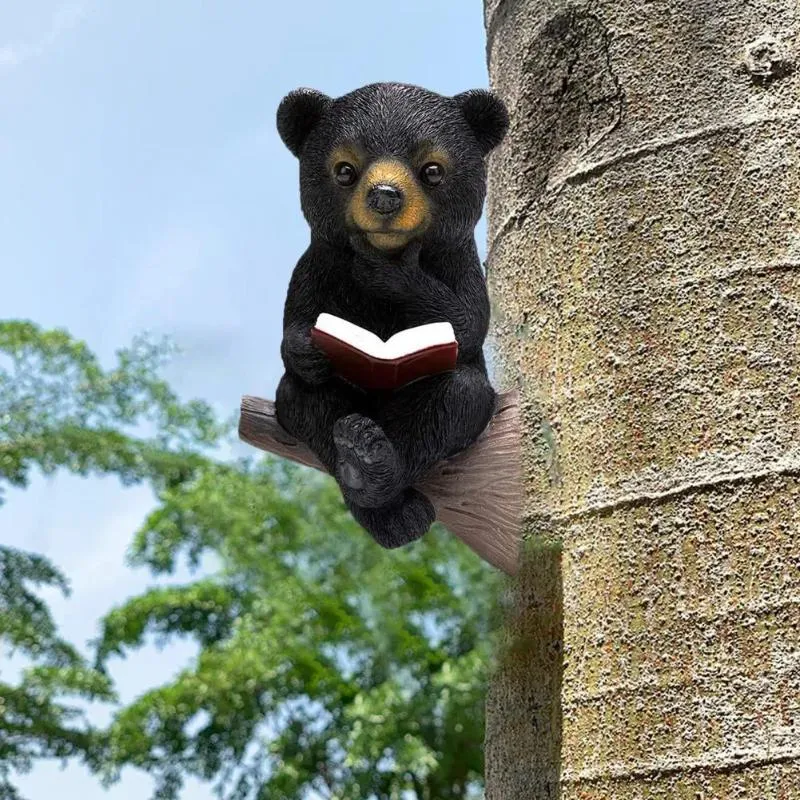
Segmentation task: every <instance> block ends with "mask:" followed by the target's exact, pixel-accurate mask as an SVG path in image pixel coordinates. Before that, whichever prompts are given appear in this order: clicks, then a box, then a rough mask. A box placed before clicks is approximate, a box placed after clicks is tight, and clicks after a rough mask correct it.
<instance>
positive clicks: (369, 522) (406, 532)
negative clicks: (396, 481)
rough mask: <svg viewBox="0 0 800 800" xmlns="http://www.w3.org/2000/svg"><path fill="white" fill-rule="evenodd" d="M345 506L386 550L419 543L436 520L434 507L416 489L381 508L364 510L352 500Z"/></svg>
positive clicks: (409, 490)
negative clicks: (417, 540) (418, 540)
mask: <svg viewBox="0 0 800 800" xmlns="http://www.w3.org/2000/svg"><path fill="white" fill-rule="evenodd" d="M346 502H347V507H348V508H349V509H350V513H351V514H352V515H353V518H354V519H355V520H356V522H358V524H359V525H361V527H362V528H364V529H365V530H366V531H367V532H368V533H369V534H370V535H371V536H372V538H373V539H375V541H376V542H377V543H378V544H379V545H380V546H381V547H385V548H387V549H391V548H395V547H402V546H403V545H405V544H409V543H410V542H413V541H414V540H416V539H419V538H420V537H421V536H422V535H423V534H425V533H426V532H427V531H428V528H430V526H431V525H432V524H433V521H434V520H435V519H436V511H435V509H434V507H433V504H432V503H431V501H430V500H428V498H427V497H426V496H425V495H424V494H423V493H422V492H420V491H419V490H417V489H406V490H405V492H403V494H402V495H401V496H400V497H399V498H398V499H397V500H395V501H393V502H391V503H389V504H387V505H385V506H382V507H381V508H364V507H363V506H359V505H356V504H355V503H353V502H352V501H350V500H346Z"/></svg>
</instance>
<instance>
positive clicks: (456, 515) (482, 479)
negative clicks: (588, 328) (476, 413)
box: [239, 391, 522, 575]
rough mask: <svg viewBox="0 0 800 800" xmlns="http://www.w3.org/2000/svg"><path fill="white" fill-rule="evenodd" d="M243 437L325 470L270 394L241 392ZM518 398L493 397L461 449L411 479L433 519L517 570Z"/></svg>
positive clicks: (519, 496)
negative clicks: (284, 423) (480, 427)
mask: <svg viewBox="0 0 800 800" xmlns="http://www.w3.org/2000/svg"><path fill="white" fill-rule="evenodd" d="M239 437H240V438H241V439H242V441H244V442H247V443H248V444H251V445H253V446H254V447H258V448H259V449H261V450H266V451H268V452H270V453H275V454H276V455H279V456H283V457H284V458H289V459H291V460H292V461H296V462H297V463H299V464H304V465H305V466H308V467H313V468H314V469H318V470H320V471H322V472H327V470H325V468H324V467H323V466H322V464H321V463H320V462H319V460H318V459H317V458H316V457H315V456H314V454H313V453H312V452H311V451H310V450H309V449H308V448H307V447H306V446H305V445H304V444H303V443H302V442H299V441H298V440H297V439H295V438H294V437H293V436H290V435H289V434H288V433H287V432H286V431H285V430H284V429H283V428H282V427H281V426H280V425H279V424H278V421H277V419H276V418H275V406H274V403H273V402H272V401H271V400H263V399H261V398H258V397H250V396H247V395H246V396H245V397H243V398H242V405H241V416H240V418H239ZM519 437H520V430H519V398H518V396H517V393H516V392H515V391H512V392H506V393H505V394H501V395H499V396H498V398H497V404H496V408H495V413H494V417H493V418H492V420H491V422H490V423H489V425H488V426H487V428H486V430H485V431H484V432H483V434H482V435H481V437H480V438H479V439H478V440H477V441H476V442H475V443H474V444H473V445H472V446H471V447H469V448H468V449H467V450H465V451H463V452H462V453H458V454H457V455H455V456H453V457H451V458H448V459H446V460H444V461H441V462H439V463H438V464H437V465H436V466H435V467H434V468H433V469H432V470H431V471H430V472H429V473H428V474H426V475H425V477H424V478H423V479H422V480H421V481H420V482H419V483H418V484H416V488H418V489H419V490H420V491H422V492H424V493H425V495H427V497H428V498H429V499H430V501H431V502H432V503H433V505H434V507H435V509H436V519H437V521H439V522H441V523H442V524H443V525H444V526H445V527H446V528H447V529H448V530H449V531H450V532H451V533H453V534H454V535H455V536H458V538H459V539H461V540H462V541H463V542H464V543H465V544H466V545H467V546H469V547H471V548H472V549H473V550H474V551H475V552H476V553H477V554H478V555H479V556H480V557H481V558H482V559H484V560H485V561H487V562H489V563H490V564H492V565H493V566H495V567H497V568H499V569H501V570H503V571H504V572H506V573H507V574H509V575H513V574H515V573H516V569H517V553H518V545H519V537H520V517H521V511H522V493H521V467H520V446H519Z"/></svg>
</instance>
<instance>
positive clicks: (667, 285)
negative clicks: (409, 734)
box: [486, 0, 800, 800]
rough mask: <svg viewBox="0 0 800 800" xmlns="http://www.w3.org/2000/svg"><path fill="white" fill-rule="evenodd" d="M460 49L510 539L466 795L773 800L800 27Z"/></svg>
mask: <svg viewBox="0 0 800 800" xmlns="http://www.w3.org/2000/svg"><path fill="white" fill-rule="evenodd" d="M486 26H487V36H488V42H487V54H488V60H489V69H490V76H491V83H492V86H493V88H494V89H495V90H496V91H497V92H498V94H499V95H500V96H501V97H502V98H503V99H505V100H506V102H507V103H508V106H509V110H510V112H511V117H512V126H511V130H510V134H509V138H508V139H507V141H506V142H505V143H504V144H503V145H502V146H501V147H500V148H499V149H498V150H497V151H496V153H495V154H493V156H492V159H491V167H490V189H489V209H488V215H489V255H488V274H489V280H490V287H491V291H492V296H493V298H494V302H495V305H496V308H495V311H494V319H495V327H494V331H493V337H494V341H495V342H496V344H497V345H498V347H499V351H500V363H501V371H503V372H505V375H506V378H505V384H506V385H511V384H513V383H515V382H516V384H517V386H518V388H519V390H520V392H521V409H522V426H523V470H524V481H525V488H526V498H525V505H524V517H525V525H524V529H523V530H524V533H525V534H526V536H527V539H528V542H527V546H526V547H525V548H524V551H525V555H524V563H523V565H522V567H521V569H520V576H519V578H518V579H517V584H516V602H515V605H514V614H513V618H512V619H511V620H510V623H509V630H510V633H511V637H510V642H509V647H508V649H507V650H506V651H504V652H503V653H502V654H501V658H500V660H499V664H498V669H497V673H496V675H495V679H494V682H493V685H492V687H491V690H490V696H489V699H488V703H487V717H488V719H487V738H486V758H487V770H486V783H487V788H486V797H487V798H488V800H529V799H532V800H538V799H539V798H558V797H561V798H575V800H577V798H580V799H581V800H594V799H595V798H613V800H634V798H636V800H643V799H644V798H680V799H682V800H683V799H685V800H712V799H716V798H718V799H719V800H723V798H725V799H727V798H737V799H738V798H753V799H754V800H756V799H757V800H769V798H776V800H777V798H780V799H781V800H789V798H800V365H799V364H798V362H799V361H800V348H799V347H798V345H800V341H799V340H800V224H799V223H798V216H797V214H798V212H797V206H798V202H799V201H800V167H799V164H800V159H799V154H798V149H800V133H798V131H800V127H798V126H800V105H799V103H800V100H799V99H798V98H800V80H799V79H798V73H797V72H796V69H795V60H796V55H797V48H798V47H799V46H800V4H798V2H797V0H747V2H746V1H745V0H705V1H703V0H672V1H671V2H655V1H654V0H651V1H650V2H644V1H643V0H596V1H595V2H586V3H583V4H580V3H576V4H570V3H567V2H564V1H563V0H537V2H533V1H532V0H527V1H526V0H516V1H515V0H487V3H486Z"/></svg>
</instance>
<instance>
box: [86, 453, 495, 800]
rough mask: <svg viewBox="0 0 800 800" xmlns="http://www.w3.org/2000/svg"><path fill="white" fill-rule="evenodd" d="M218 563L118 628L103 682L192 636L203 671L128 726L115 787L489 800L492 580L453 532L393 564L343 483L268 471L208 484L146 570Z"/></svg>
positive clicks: (206, 477)
mask: <svg viewBox="0 0 800 800" xmlns="http://www.w3.org/2000/svg"><path fill="white" fill-rule="evenodd" d="M204 551H210V552H213V553H215V554H217V555H218V556H219V558H220V562H221V564H222V567H221V569H220V572H219V573H218V574H216V575H214V576H213V577H211V578H209V577H205V578H203V579H200V580H198V581H196V582H193V583H190V584H188V585H184V586H178V587H174V586H173V587H170V588H167V589H154V590H152V591H150V592H148V593H146V594H144V595H142V596H139V597H136V598H133V599H131V600H130V601H129V602H127V603H125V604H124V605H123V606H122V607H120V608H117V609H115V610H113V611H112V612H111V613H110V614H109V615H108V616H107V617H106V618H105V621H104V628H103V635H102V637H101V639H100V641H99V644H98V647H99V649H98V658H99V662H100V664H102V665H109V666H110V665H111V663H112V656H113V655H120V654H124V653H126V652H128V651H129V650H130V649H131V648H135V647H137V646H139V645H141V644H142V643H143V642H144V641H145V640H146V637H147V636H148V634H150V635H156V636H157V637H159V638H160V639H162V640H163V639H165V638H166V639H169V637H178V636H192V637H194V639H195V640H196V641H197V642H198V643H199V645H200V654H199V656H198V658H197V659H196V662H195V663H193V664H192V666H191V668H189V669H186V670H185V671H184V672H182V673H181V674H180V675H178V676H177V677H176V678H175V679H174V680H173V681H171V682H170V683H167V684H165V685H163V686H160V687H158V688H155V689H153V690H152V691H149V692H147V693H146V694H144V695H143V696H141V697H139V698H138V699H137V700H136V701H135V702H133V703H132V704H131V705H130V706H128V707H127V708H124V709H123V710H121V711H120V712H119V713H118V714H117V715H116V718H115V720H114V722H113V725H112V726H111V730H110V736H111V746H110V759H109V762H108V764H107V777H108V778H109V779H113V778H114V776H115V773H116V771H117V770H118V769H119V768H121V767H122V766H124V765H135V766H138V767H140V768H142V769H145V770H147V771H148V772H150V773H151V774H153V775H155V776H156V777H157V783H158V797H160V798H172V797H177V796H179V789H180V785H181V779H182V778H183V777H184V776H187V775H192V776H196V777H198V778H200V779H204V780H209V781H214V782H215V784H216V786H217V788H218V790H219V792H220V796H221V797H225V798H230V800H245V798H247V800H251V799H254V798H258V799H259V800H266V798H269V800H283V799H286V800H289V798H291V800H302V798H309V797H317V798H319V797H322V798H337V799H340V800H349V799H350V798H352V799H353V800H356V799H358V800H368V798H380V800H406V798H408V800H433V798H435V799H436V800H447V798H453V799H455V798H470V797H477V796H480V786H481V775H482V768H483V756H482V741H483V700H484V686H485V684H486V677H487V670H488V669H489V663H490V653H491V650H492V644H491V642H492V638H493V636H492V630H493V614H492V609H493V607H494V605H493V604H494V602H495V601H494V598H495V597H496V596H497V594H498V585H497V578H496V577H495V575H494V573H493V572H492V571H491V570H490V569H489V568H488V567H486V566H485V565H483V564H482V563H481V562H480V561H479V560H478V559H477V557H476V556H474V555H473V554H472V553H471V552H469V551H467V550H466V549H465V548H464V547H463V545H462V544H461V543H460V542H458V541H457V540H455V539H454V538H453V537H451V536H449V534H447V533H446V532H445V531H443V530H441V529H436V528H434V529H433V530H432V531H431V532H430V533H429V534H428V535H427V536H426V537H424V538H423V539H422V540H421V541H419V542H417V543H415V544H413V545H411V546H409V547H407V548H403V549H400V550H395V551H388V552H387V551H385V550H382V549H381V548H379V547H378V546H377V545H376V544H375V543H374V542H373V541H372V540H371V539H370V538H369V536H368V535H367V534H366V533H365V532H364V531H363V530H362V529H361V528H359V527H357V526H356V524H355V523H354V522H353V521H352V518H351V517H350V516H349V514H347V512H346V510H345V508H344V505H343V503H342V501H341V497H340V495H339V492H338V489H337V488H336V486H335V484H334V483H333V481H332V480H331V479H330V478H327V477H323V476H321V475H318V474H313V473H311V472H310V471H308V470H307V469H305V468H302V467H296V466H294V465H290V464H287V463H285V462H278V461H276V460H272V459H264V460H260V461H252V462H245V463H239V464H235V465H219V464H215V465H212V464H210V465H208V467H207V468H206V469H204V470H203V471H201V472H199V473H198V474H197V475H196V476H195V477H194V478H193V479H192V480H191V481H186V482H184V483H182V484H181V485H179V486H174V487H172V488H170V489H168V490H165V491H164V492H162V494H161V503H160V505H159V507H158V508H157V509H156V510H155V511H154V512H153V513H152V514H151V515H150V517H149V518H148V519H147V521H146V523H145V525H144V526H143V528H142V529H141V530H140V531H139V532H138V535H137V537H136V540H135V543H134V559H135V561H136V562H137V563H139V564H142V565H148V566H149V567H150V568H151V569H152V570H153V571H154V572H156V573H169V572H170V571H171V570H173V569H174V567H175V565H176V563H177V560H178V559H179V558H181V557H182V556H188V558H189V559H190V560H195V561H196V560H197V558H198V557H199V556H200V554H202V553H203V552H204Z"/></svg>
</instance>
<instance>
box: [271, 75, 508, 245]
mask: <svg viewBox="0 0 800 800" xmlns="http://www.w3.org/2000/svg"><path fill="white" fill-rule="evenodd" d="M277 124H278V132H279V134H280V136H281V139H282V140H283V142H284V144H285V145H286V146H287V147H288V148H289V150H290V151H291V152H292V153H293V154H294V155H295V156H297V158H298V159H299V161H300V201H301V206H302V209H303V214H304V216H305V218H306V220H307V221H308V223H309V225H310V226H311V230H312V232H313V233H314V235H315V236H317V237H320V238H322V239H324V240H326V241H328V242H329V243H331V244H334V245H340V246H341V245H346V244H347V243H348V242H349V241H350V238H351V237H352V236H354V235H355V236H361V237H364V238H365V239H366V241H367V242H369V244H370V245H372V246H373V247H374V248H377V249H378V250H381V251H387V252H392V251H398V250H401V249H402V248H403V247H405V246H406V245H407V244H408V243H409V242H410V241H411V240H412V239H417V238H421V239H422V240H423V243H424V242H429V243H438V244H443V245H445V246H446V245H448V244H454V243H460V242H463V241H464V240H465V238H466V237H471V236H473V235H474V234H473V231H474V228H475V225H476V224H477V222H478V220H479V219H480V215H481V212H482V209H483V201H484V198H485V195H486V166H485V162H484V158H485V156H486V155H487V154H488V153H489V152H490V151H491V150H492V149H493V148H494V147H496V146H497V145H498V144H499V143H500V141H501V140H502V139H503V137H504V136H505V133H506V130H507V129H508V112H507V111H506V108H505V106H504V105H503V103H502V102H501V101H500V100H499V99H498V98H497V97H496V96H495V95H494V94H492V93H491V92H489V91H487V90H484V89H473V90H470V91H467V92H462V93H461V94H457V95H455V96H454V97H446V96H444V95H440V94H436V93H435V92H431V91H428V90H426V89H423V88H421V87H419V86H411V85H408V84H402V83H373V84H370V85H369V86H364V87H363V88H361V89H357V90H355V91H354V92H350V93H349V94H346V95H343V96H342V97H339V98H331V97H328V96H327V95H325V94H323V93H322V92H319V91H316V90H315V89H295V90H294V91H292V92H290V93H289V94H288V95H286V97H284V98H283V100H282V101H281V103H280V106H279V108H278V114H277Z"/></svg>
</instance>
